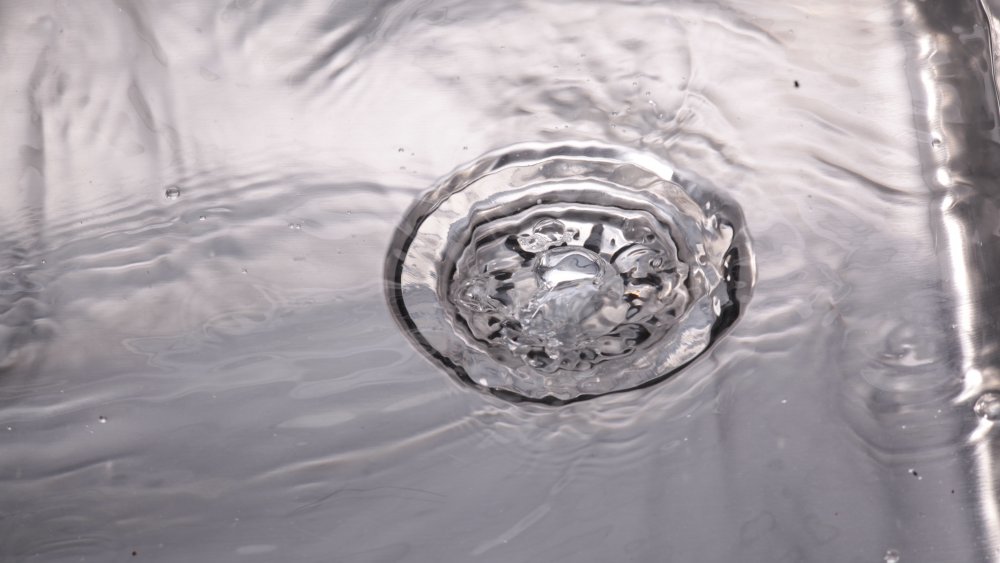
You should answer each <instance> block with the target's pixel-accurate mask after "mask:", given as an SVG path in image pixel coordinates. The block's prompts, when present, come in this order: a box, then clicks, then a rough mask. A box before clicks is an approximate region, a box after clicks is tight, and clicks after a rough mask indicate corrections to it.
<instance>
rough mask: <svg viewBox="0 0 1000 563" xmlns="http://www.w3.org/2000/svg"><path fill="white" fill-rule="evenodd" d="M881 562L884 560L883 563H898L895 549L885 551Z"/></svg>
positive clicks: (897, 553) (897, 554)
mask: <svg viewBox="0 0 1000 563" xmlns="http://www.w3.org/2000/svg"><path fill="white" fill-rule="evenodd" d="M882 560H884V561H885V563H899V561H900V558H899V552H898V551H896V550H895V549H887V550H886V551H885V556H884V557H882Z"/></svg>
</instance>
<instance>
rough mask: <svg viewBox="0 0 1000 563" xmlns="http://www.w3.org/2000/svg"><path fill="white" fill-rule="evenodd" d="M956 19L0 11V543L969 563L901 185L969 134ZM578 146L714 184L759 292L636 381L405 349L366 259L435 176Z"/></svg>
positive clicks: (924, 176) (836, 10) (458, 7)
mask: <svg viewBox="0 0 1000 563" xmlns="http://www.w3.org/2000/svg"><path fill="white" fill-rule="evenodd" d="M944 5H946V3H944V2H943V0H938V1H936V2H935V1H934V0H926V2H920V1H918V0H913V1H890V0H859V1H857V2H851V3H847V4H841V3H817V2H812V1H805V0H798V1H796V0H782V1H777V0H755V1H750V0H723V1H720V2H714V3H705V2H697V1H693V0H689V1H684V0H679V1H670V2H653V1H649V2H642V1H625V0H622V1H612V0H601V1H594V0H562V1H557V0H523V1H516V2H490V1H462V2H454V1H428V0H421V1H416V0H400V1H395V2H385V1H368V0H337V1H334V2H329V1H322V2H321V1H319V0H299V1H279V0H257V1H254V0H227V1H225V2H222V1H204V2H187V3H184V2H130V1H126V0H116V1H114V2H101V3H98V2H88V3H83V2H64V1H58V0H51V1H38V2H8V3H4V4H3V5H0V30H2V33H0V53H2V54H3V56H2V57H0V85H2V88H3V90H2V94H0V99H2V101H3V106H2V107H4V111H3V112H0V135H2V138H3V140H4V146H5V147H7V149H8V150H6V151H0V170H2V171H3V172H4V174H3V176H2V177H3V181H2V182H3V183H2V194H3V197H4V200H3V201H4V203H3V205H2V206H0V270H2V271H0V274H2V279H0V440H2V443H0V444H2V446H0V447H2V452H3V455H2V456H0V500H2V503H0V550H2V556H3V558H5V559H6V560H10V561H58V562H62V561H132V560H135V561H139V560H144V561H241V560H247V561H251V560H257V561H338V562H376V561H412V562H423V561H708V562H731V561H767V562H779V561H820V562H824V561H829V562H838V563H839V562H845V561H847V562H863V561H879V560H882V559H883V557H886V559H888V555H887V554H890V553H891V554H893V557H895V558H896V559H897V560H899V561H902V562H904V563H911V562H920V561H927V562H938V561H955V562H959V561H985V560H996V557H997V555H996V554H995V552H994V551H993V550H994V547H996V546H998V545H1000V544H998V543H997V540H998V539H1000V536H998V531H997V530H996V529H995V528H996V526H997V524H996V522H998V521H1000V520H997V519H996V518H995V516H996V511H995V507H994V506H993V504H991V503H990V501H989V498H990V495H993V494H994V493H993V491H994V489H993V487H992V483H993V482H994V481H995V479H993V478H992V475H993V474H992V471H993V470H992V469H991V468H992V465H991V460H992V455H991V451H992V449H991V444H992V443H993V442H992V440H991V439H990V435H991V427H992V426H991V425H992V421H991V420H990V419H991V418H995V417H993V415H992V414H990V413H992V412H993V410H995V409H992V407H990V406H989V405H990V404H991V401H994V402H995V400H994V399H990V397H991V396H990V395H984V396H983V397H985V398H983V399H980V402H979V405H980V406H978V407H975V408H974V407H973V402H975V401H976V398H977V397H978V392H979V391H980V390H981V389H979V387H977V383H976V382H971V383H970V381H969V379H968V377H967V376H968V374H969V373H972V371H971V370H969V369H967V368H968V367H969V366H970V365H972V364H970V362H966V361H965V358H967V357H968V356H969V355H970V352H969V350H975V349H977V347H989V346H990V345H991V342H989V341H985V340H982V339H980V341H972V342H971V343H970V341H969V339H962V338H959V339H958V340H959V342H957V343H956V337H955V333H956V332H960V331H961V330H962V329H963V327H964V326H965V325H963V324H962V323H963V322H967V320H968V318H971V317H972V316H974V315H971V313H968V312H967V311H966V312H964V313H963V314H962V315H955V314H952V312H953V310H954V309H955V303H959V304H961V303H962V299H963V298H965V297H966V296H967V294H969V292H970V291H971V290H969V288H968V287H967V285H968V284H966V285H962V284H961V283H958V281H955V280H959V281H960V280H961V279H964V278H962V275H964V274H967V272H960V271H957V268H956V267H955V264H958V262H956V261H955V260H952V261H949V260H948V259H947V257H948V256H951V255H952V254H948V252H950V251H951V250H950V247H949V244H951V243H950V242H949V241H952V240H955V239H954V237H952V238H949V237H951V236H952V235H951V234H949V233H952V232H953V231H955V229H952V230H949V227H948V226H947V225H949V224H950V223H947V222H945V227H941V226H940V224H939V223H941V220H940V219H941V218H940V217H938V215H936V214H935V213H936V211H935V210H936V209H939V208H942V207H943V208H945V212H946V211H947V208H948V206H947V205H944V204H943V203H942V197H943V196H942V195H941V193H939V192H938V191H935V186H940V185H950V184H948V182H949V180H948V179H947V178H944V179H942V178H943V176H942V174H937V175H931V174H929V172H928V171H929V170H932V169H933V170H938V171H942V170H943V171H945V172H947V171H948V170H953V171H954V170H959V171H960V170H961V167H960V166H958V165H956V164H954V163H952V164H950V165H948V166H944V165H942V166H939V167H938V168H936V169H935V168H933V166H932V164H934V163H939V160H940V158H945V157H940V158H939V157H938V156H934V158H931V157H930V156H928V155H940V154H943V153H946V155H952V158H953V159H958V158H963V157H962V156H961V155H963V154H965V155H968V154H973V153H972V152H970V151H966V152H962V150H961V149H962V147H967V146H968V145H973V144H974V141H975V140H976V139H975V135H974V134H971V133H970V134H967V135H962V134H957V133H956V132H962V131H966V130H970V131H981V130H985V129H988V128H989V127H984V126H983V125H984V124H987V125H988V124H989V116H990V115H991V114H990V111H991V110H990V109H989V106H988V104H986V105H983V106H982V107H980V106H978V105H976V106H974V107H976V108H979V109H978V110H977V111H979V113H976V112H975V111H968V112H962V111H955V112H952V113H948V114H946V115H944V118H942V119H943V121H942V122H943V123H945V124H946V125H947V127H944V126H942V128H940V129H941V130H942V131H945V132H946V133H948V135H941V136H935V135H933V133H936V132H937V131H938V128H935V126H934V125H933V124H934V123H936V122H934V121H933V120H932V119H930V117H928V113H930V112H931V109H928V108H934V107H946V108H947V107H954V106H947V105H946V104H947V103H949V100H953V99H957V100H959V102H962V101H964V100H966V99H967V98H968V96H971V94H968V93H969V92H977V93H979V94H977V95H985V94H983V93H984V92H995V90H993V83H992V82H990V83H989V84H986V83H977V82H976V80H977V79H978V78H977V77H978V76H979V75H976V74H974V73H970V74H968V81H967V82H968V83H967V84H966V86H967V88H965V89H958V90H956V89H951V90H949V87H950V86H948V85H949V84H951V83H950V82H949V83H946V84H945V86H942V87H940V88H937V89H935V88H936V86H935V85H936V84H938V82H937V81H946V80H952V79H954V77H955V76H966V75H965V74H962V73H963V72H964V69H965V67H964V66H963V65H964V64H966V62H967V61H969V60H977V59H973V58H970V57H965V58H962V57H960V56H959V55H960V53H959V54H956V53H955V52H954V51H949V50H947V49H944V48H942V46H947V45H949V44H950V43H949V41H952V40H953V38H957V39H954V41H960V42H961V45H963V46H966V47H968V48H969V49H979V51H974V52H978V53H979V54H980V55H981V56H984V57H985V56H987V55H983V53H988V52H989V50H988V49H989V45H990V44H989V39H990V29H989V27H988V25H987V24H988V23H990V22H991V21H992V20H990V19H988V13H985V12H984V13H982V14H980V12H978V11H976V10H979V9H980V5H979V4H978V3H976V2H952V3H951V5H953V6H965V7H966V8H967V9H966V10H964V11H961V10H959V12H960V13H959V14H958V15H956V16H955V17H954V18H952V20H954V25H952V26H950V27H949V26H944V25H942V26H936V25H932V24H933V23H934V22H935V21H937V20H934V19H930V20H927V21H925V20H923V19H921V18H923V17H925V16H926V17H930V16H935V14H937V13H936V12H934V11H933V9H932V8H933V7H934V6H938V7H940V6H944ZM939 12H947V9H946V8H940V10H939ZM969 14H973V15H969ZM975 14H979V15H975ZM984 14H985V15H984ZM937 15H940V14H937ZM960 16H961V17H960ZM966 16H968V17H966ZM974 16H975V17H974ZM980 16H982V17H980ZM963 17H965V19H962V18H963ZM945 20H946V18H941V21H945ZM948 21H951V20H948ZM928 22H930V23H928ZM935 47H938V48H935ZM949 57H950V58H949ZM954 61H958V62H955V63H954V64H953V65H952V66H951V67H949V66H948V65H949V64H950V63H952V62H954ZM970 64H971V63H970ZM942 68H945V69H946V70H948V69H950V73H949V72H938V71H940V70H941V69H942ZM976 68H978V71H977V72H980V73H984V72H986V71H984V70H983V69H982V68H980V67H976ZM955 69H957V70H955ZM987 74H988V73H987ZM927 84H930V86H926V85H927ZM921 85H924V86H926V91H927V92H931V93H938V94H940V93H941V92H945V94H944V95H938V96H936V97H935V96H931V94H926V95H924V94H921V93H920V92H923V90H921V88H922V87H924V86H921ZM928 100H930V101H928ZM942 100H944V101H942ZM994 101H995V97H994ZM935 104H937V105H935ZM994 105H995V104H994ZM983 108H985V109H983ZM959 109H961V108H959ZM984 115H985V117H984ZM992 115H995V111H994V112H993V114H992ZM928 123H931V125H928ZM567 141H600V142H602V143H609V144H613V145H619V146H623V147H627V148H629V149H633V150H637V151H644V152H648V153H649V154H651V155H655V156H657V157H662V158H664V159H666V160H668V161H669V162H671V163H672V164H674V165H675V166H677V167H678V169H680V170H682V171H685V172H687V173H690V174H693V175H697V176H699V177H702V178H705V179H707V180H709V181H710V182H711V184H712V185H714V186H717V187H719V188H720V189H722V190H724V191H725V193H726V195H727V197H728V198H731V199H732V200H734V201H736V202H737V203H738V204H739V206H740V207H741V208H742V212H743V214H744V215H745V222H746V225H747V228H748V229H749V232H750V233H751V235H752V238H753V250H754V254H755V259H756V263H757V283H756V287H755V289H754V297H753V300H752V301H751V302H750V306H749V307H748V308H747V310H746V311H745V312H743V313H742V316H741V318H740V320H739V322H738V323H737V324H736V325H735V326H734V327H733V329H732V331H731V332H730V334H728V335H727V336H726V338H725V339H723V340H721V341H720V342H719V343H718V345H717V346H716V347H715V348H713V349H712V350H711V351H710V352H709V353H707V354H705V355H704V356H702V357H701V358H699V359H698V360H697V361H695V362H694V363H692V364H691V365H689V366H688V367H687V368H685V369H684V370H683V371H681V372H680V373H678V374H677V375H676V376H674V377H672V378H671V379H669V380H667V381H664V382H662V384H660V385H657V386H653V387H649V388H646V389H640V390H636V391H630V392H626V393H619V394H614V395H608V396H604V397H598V398H595V399H593V400H591V401H586V402H579V403H574V404H571V405H566V406H562V407H552V406H548V405H531V404H513V403H509V402H506V401H504V400H502V399H500V398H496V397H492V396H490V395H488V394H484V393H477V392H475V391H473V390H471V389H469V388H466V387H464V386H462V385H460V384H458V383H456V382H455V381H454V380H453V379H451V378H450V377H448V376H447V375H445V374H444V373H442V371H441V370H440V369H438V368H437V367H436V366H435V365H434V364H433V363H432V362H430V361H428V359H427V358H425V357H424V355H422V353H421V352H420V351H418V350H417V349H416V348H415V347H413V346H412V345H411V343H410V341H409V339H408V338H407V337H406V335H404V334H403V333H402V331H401V330H400V328H399V326H398V325H397V323H396V321H395V319H394V318H393V316H392V314H391V312H390V308H389V306H388V305H387V303H386V299H385V295H384V291H383V289H384V288H383V280H384V271H383V266H384V262H385V259H386V255H387V253H389V252H390V251H391V250H392V249H391V248H390V244H391V242H392V241H393V238H394V237H395V236H396V234H397V226H398V225H399V224H400V221H402V219H403V217H404V214H405V213H406V211H407V209H409V208H410V206H411V205H412V204H413V202H414V201H415V200H416V198H418V197H419V196H420V195H421V194H422V193H424V192H425V190H427V189H429V188H430V187H431V186H433V185H434V184H435V183H436V182H438V181H439V180H440V178H443V177H446V176H447V175H448V174H449V173H450V172H451V171H452V170H453V169H455V168H456V167H458V166H460V165H462V164H463V163H467V162H469V161H472V160H474V159H475V158H477V157H478V156H479V155H482V154H484V153H487V152H489V151H492V150H497V149H502V148H503V147H507V146H511V145H515V144H518V143H524V142H546V143H559V142H567ZM933 151H937V152H933ZM954 155H959V156H954ZM934 159H938V160H934ZM968 160H969V162H972V163H973V164H975V162H978V161H976V160H975V159H972V158H971V157H970V158H969V159H968ZM949 166H950V168H949ZM970 166H971V165H970ZM945 175H946V174H945ZM956 177H957V176H956ZM970 191H971V192H974V191H975V190H966V191H965V192H959V196H961V197H966V196H967V195H968V193H969V192H970ZM951 194H952V192H950V191H949V192H947V193H946V194H945V196H944V199H947V197H948V196H950V195H951ZM962 194H965V195H962ZM947 201H951V200H947ZM963 201H964V200H963ZM974 201H978V200H974ZM991 205H992V207H990V206H991ZM979 207H980V208H981V209H983V210H984V211H983V213H984V215H985V214H988V213H989V214H992V215H991V216H992V217H994V218H995V216H996V215H997V209H1000V207H997V206H996V205H994V204H993V203H991V202H990V201H986V202H985V203H983V205H980V206H979ZM942 213H944V212H942ZM991 229H992V227H989V228H985V229H984V230H982V233H984V234H982V235H981V237H982V238H980V239H979V240H978V241H975V242H976V243H977V244H978V246H977V247H976V248H977V249H978V250H977V252H979V253H980V254H981V255H987V254H986V253H988V251H989V248H991V247H992V245H995V242H993V240H992V239H989V238H987V237H995V235H996V233H995V232H992V231H991ZM959 230H961V229H959ZM976 232H977V233H979V231H976ZM984 244H985V246H984ZM942 256H945V258H942ZM955 288H958V290H956V289H955ZM988 306H989V303H980V307H981V308H986V307H988ZM956 317H957V318H958V320H957V321H956V320H955V318H956ZM962 334H963V335H964V334H966V333H965V332H963V333H962ZM972 340H974V339H972ZM976 373H978V374H980V375H979V379H978V380H976V381H978V382H979V384H981V385H979V386H980V387H982V386H983V385H988V384H989V383H990V382H991V381H992V380H991V379H990V377H992V376H991V373H992V372H990V371H989V370H988V369H984V370H979V371H977V372H976Z"/></svg>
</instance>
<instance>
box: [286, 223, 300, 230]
mask: <svg viewBox="0 0 1000 563" xmlns="http://www.w3.org/2000/svg"><path fill="white" fill-rule="evenodd" d="M288 228H289V229H291V230H293V231H301V230H302V225H300V224H298V223H289V224H288Z"/></svg>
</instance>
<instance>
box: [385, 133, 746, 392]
mask: <svg viewBox="0 0 1000 563" xmlns="http://www.w3.org/2000/svg"><path fill="white" fill-rule="evenodd" d="M390 248H391V249H390V252H389V255H388V257H387V262H386V282H387V284H386V285H387V294H388V299H389V304H390V308H391V309H392V311H393V313H394V315H395V316H396V318H397V321H398V322H399V324H400V326H401V327H403V329H404V330H405V331H406V333H407V334H408V336H409V337H410V338H411V339H412V340H413V341H414V342H415V343H416V344H417V345H418V346H419V347H420V348H422V349H423V350H424V351H425V352H426V353H427V354H429V355H430V356H431V357H432V358H434V359H435V360H437V362H438V363H439V364H440V365H442V366H443V367H444V368H446V369H447V370H449V371H451V372H452V373H453V374H454V375H455V376H456V377H458V378H459V379H460V380H462V381H464V382H466V383H468V384H471V385H475V386H478V387H480V388H483V389H485V390H488V391H491V392H493V393H495V394H497V395H499V396H502V397H505V398H508V399H527V400H534V401H543V402H548V403H555V404H559V403H564V402H569V401H572V400H577V399H583V398H588V397H593V396H597V395H602V394H605V393H611V392H615V391H623V390H627V389H633V388H636V387H641V386H644V385H647V384H651V383H655V382H658V381H661V380H663V379H665V378H667V377H669V376H670V375H672V374H674V373H676V372H677V371H678V370H679V369H680V368H682V367H684V366H685V365H687V364H688V363H690V362H691V361H692V360H694V359H695V358H696V357H698V356H699V355H700V354H702V353H703V352H705V351H706V350H707V349H708V348H709V347H710V346H712V345H713V344H714V342H716V341H717V340H718V339H719V337H720V336H721V335H722V334H723V333H724V332H725V331H726V330H727V329H728V328H729V327H730V326H732V324H733V323H734V322H735V321H736V319H737V318H738V316H739V314H740V313H741V311H742V309H743V308H744V307H745V303H746V301H747V300H748V299H749V297H750V293H751V290H752V285H753V280H754V262H753V255H752V253H751V250H750V246H749V236H748V235H747V233H746V229H745V225H744V221H743V214H742V212H741V211H740V209H739V207H738V206H737V205H736V204H735V203H734V202H733V201H731V200H729V199H728V198H727V197H725V194H724V193H723V192H722V191H720V190H718V189H716V188H713V187H711V186H710V185H709V184H708V183H707V182H706V181H704V180H702V179H700V178H696V177H694V176H693V175H687V174H685V175H683V176H682V175H680V174H678V173H677V172H676V171H675V170H674V169H673V168H672V167H671V166H670V165H669V164H668V163H666V162H664V161H663V160H661V159H659V158H657V157H654V156H652V155H649V154H646V153H641V152H637V151H633V150H629V149H624V148H620V147H613V146H607V145H600V144H593V143H568V144H561V145H541V144H531V145H519V146H516V147H512V148H510V149H507V150H504V151H499V152H496V153H491V154H488V155H486V156H484V157H482V158H481V159H479V160H477V161H475V162H473V163H472V164H470V165H468V166H466V167H464V168H462V169H460V170H458V171H457V172H455V173H454V174H452V175H451V176H449V177H448V178H447V179H445V180H444V181H443V182H442V183H441V184H440V185H439V186H438V187H436V188H434V189H432V190H431V191H429V192H428V193H426V194H424V195H423V196H422V197H421V198H420V199H419V200H418V201H417V202H416V204H415V205H414V206H413V207H412V208H411V209H410V210H409V211H408V213H407V215H406V217H405V219H404V220H403V223H402V224H401V226H400V228H399V230H398V233H397V236H396V238H395V240H394V241H393V243H392V245H391V247H390Z"/></svg>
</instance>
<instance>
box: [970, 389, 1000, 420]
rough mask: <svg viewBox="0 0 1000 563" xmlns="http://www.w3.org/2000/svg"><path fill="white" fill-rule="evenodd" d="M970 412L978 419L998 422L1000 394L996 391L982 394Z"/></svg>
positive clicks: (999, 416) (999, 417)
mask: <svg viewBox="0 0 1000 563" xmlns="http://www.w3.org/2000/svg"><path fill="white" fill-rule="evenodd" d="M972 410H973V412H975V413H976V416H978V417H979V418H984V419H986V420H989V421H996V420H1000V393H997V392H996V391H988V392H986V393H983V394H982V395H980V396H979V399H978V400H976V404H975V406H973V407H972Z"/></svg>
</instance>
